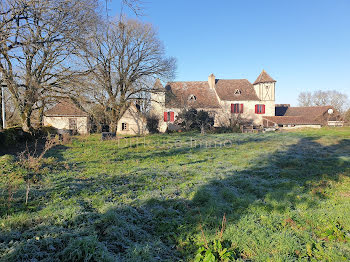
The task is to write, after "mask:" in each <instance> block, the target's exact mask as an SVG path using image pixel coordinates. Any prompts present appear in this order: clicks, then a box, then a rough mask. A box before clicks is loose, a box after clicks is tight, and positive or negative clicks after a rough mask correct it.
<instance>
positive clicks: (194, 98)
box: [188, 95, 197, 102]
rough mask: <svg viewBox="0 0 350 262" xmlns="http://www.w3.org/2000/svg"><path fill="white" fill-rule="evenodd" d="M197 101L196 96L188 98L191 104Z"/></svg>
mask: <svg viewBox="0 0 350 262" xmlns="http://www.w3.org/2000/svg"><path fill="white" fill-rule="evenodd" d="M196 100H197V97H196V96H195V95H190V96H189V97H188V101H189V102H194V101H196Z"/></svg>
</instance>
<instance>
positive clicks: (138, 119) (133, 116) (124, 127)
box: [117, 104, 148, 135]
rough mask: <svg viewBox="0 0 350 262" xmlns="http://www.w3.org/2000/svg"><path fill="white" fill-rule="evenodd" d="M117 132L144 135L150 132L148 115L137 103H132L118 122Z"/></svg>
mask: <svg viewBox="0 0 350 262" xmlns="http://www.w3.org/2000/svg"><path fill="white" fill-rule="evenodd" d="M117 133H118V134H123V135H144V134H147V133H148V130H147V120H146V117H145V116H144V115H143V114H142V113H141V112H140V110H139V108H138V107H137V105H134V104H132V105H131V106H130V107H129V108H128V110H126V112H125V113H124V115H123V116H122V118H121V119H120V120H119V122H118V127H117Z"/></svg>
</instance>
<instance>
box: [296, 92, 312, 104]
mask: <svg viewBox="0 0 350 262" xmlns="http://www.w3.org/2000/svg"><path fill="white" fill-rule="evenodd" d="M298 103H299V105H300V106H312V105H313V102H312V93H311V92H301V93H300V94H299V96H298Z"/></svg>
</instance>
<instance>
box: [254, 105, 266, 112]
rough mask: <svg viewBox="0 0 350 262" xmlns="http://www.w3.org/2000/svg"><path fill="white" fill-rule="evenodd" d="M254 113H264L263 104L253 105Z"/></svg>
mask: <svg viewBox="0 0 350 262" xmlns="http://www.w3.org/2000/svg"><path fill="white" fill-rule="evenodd" d="M255 114H265V105H255Z"/></svg>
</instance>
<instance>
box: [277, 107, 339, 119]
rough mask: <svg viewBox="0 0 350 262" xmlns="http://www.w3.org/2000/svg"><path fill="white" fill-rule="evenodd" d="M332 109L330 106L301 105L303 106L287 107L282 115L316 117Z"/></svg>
mask: <svg viewBox="0 0 350 262" xmlns="http://www.w3.org/2000/svg"><path fill="white" fill-rule="evenodd" d="M328 109H333V107H332V106H303V107H288V109H287V111H286V113H285V114H284V116H306V117H308V118H317V117H320V116H322V115H323V114H324V113H326V112H327V111H328ZM333 110H334V109H333Z"/></svg>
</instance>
